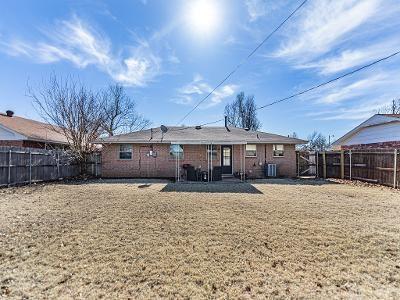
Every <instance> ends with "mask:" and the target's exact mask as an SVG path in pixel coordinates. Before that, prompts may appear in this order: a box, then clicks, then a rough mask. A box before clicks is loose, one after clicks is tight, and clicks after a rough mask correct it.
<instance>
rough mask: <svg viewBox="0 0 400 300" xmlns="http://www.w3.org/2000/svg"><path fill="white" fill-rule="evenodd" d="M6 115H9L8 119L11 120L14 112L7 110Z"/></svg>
mask: <svg viewBox="0 0 400 300" xmlns="http://www.w3.org/2000/svg"><path fill="white" fill-rule="evenodd" d="M6 115H7V117H10V118H11V117H12V116H13V115H14V112H13V111H12V110H7V111H6Z"/></svg>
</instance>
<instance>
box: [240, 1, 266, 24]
mask: <svg viewBox="0 0 400 300" xmlns="http://www.w3.org/2000/svg"><path fill="white" fill-rule="evenodd" d="M245 4H246V7H247V12H248V14H249V17H250V21H251V22H253V21H256V20H257V19H258V18H260V17H262V16H264V15H265V14H266V13H267V3H266V0H246V1H245Z"/></svg>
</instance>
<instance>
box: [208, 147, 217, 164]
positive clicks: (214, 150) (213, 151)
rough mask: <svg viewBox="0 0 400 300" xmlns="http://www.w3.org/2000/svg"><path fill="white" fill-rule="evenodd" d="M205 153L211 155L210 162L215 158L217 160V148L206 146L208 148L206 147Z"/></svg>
mask: <svg viewBox="0 0 400 300" xmlns="http://www.w3.org/2000/svg"><path fill="white" fill-rule="evenodd" d="M207 153H208V154H210V153H211V157H210V159H212V160H217V158H218V148H217V145H211V146H208V147H207Z"/></svg>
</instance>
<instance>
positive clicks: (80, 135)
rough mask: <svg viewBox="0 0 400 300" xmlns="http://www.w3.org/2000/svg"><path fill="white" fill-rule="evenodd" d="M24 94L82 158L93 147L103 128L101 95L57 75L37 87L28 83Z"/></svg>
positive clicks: (74, 81)
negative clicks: (26, 91)
mask: <svg viewBox="0 0 400 300" xmlns="http://www.w3.org/2000/svg"><path fill="white" fill-rule="evenodd" d="M28 95H29V96H30V97H32V99H33V101H34V105H35V106H36V108H37V110H38V111H39V113H40V115H41V116H42V117H43V118H44V119H45V120H46V121H47V122H48V123H49V124H51V125H53V130H54V131H57V132H59V133H61V134H63V135H64V136H65V137H66V139H67V141H68V144H69V148H70V150H71V151H72V152H73V153H74V154H75V156H76V157H77V158H78V159H79V161H81V162H82V161H83V160H84V157H85V154H86V153H89V152H92V151H93V150H94V145H93V144H92V143H93V141H94V140H96V139H97V138H98V137H99V135H100V134H101V132H102V130H103V129H102V124H103V120H104V109H103V108H102V107H103V103H102V100H101V97H100V96H99V95H98V94H96V93H93V92H92V91H91V90H90V89H88V88H87V87H86V86H84V85H83V84H82V83H80V82H79V81H77V80H75V79H73V78H71V77H67V78H61V79H59V78H57V77H56V76H55V75H52V76H50V78H49V80H48V82H43V83H42V85H41V86H40V87H39V88H38V89H37V91H33V90H32V88H30V87H28Z"/></svg>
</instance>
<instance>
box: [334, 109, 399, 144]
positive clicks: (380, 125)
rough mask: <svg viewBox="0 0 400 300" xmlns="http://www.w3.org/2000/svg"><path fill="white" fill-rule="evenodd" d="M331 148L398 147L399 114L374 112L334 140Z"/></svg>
mask: <svg viewBox="0 0 400 300" xmlns="http://www.w3.org/2000/svg"><path fill="white" fill-rule="evenodd" d="M332 148H333V149H334V150H361V149H388V150H394V149H400V114H375V115H373V116H372V117H371V118H369V119H368V120H366V121H364V122H363V123H361V124H360V125H358V126H357V127H355V128H354V129H352V130H350V131H349V132H348V133H346V134H345V135H344V136H342V137H341V138H339V139H338V140H337V141H335V142H334V143H333V144H332Z"/></svg>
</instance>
